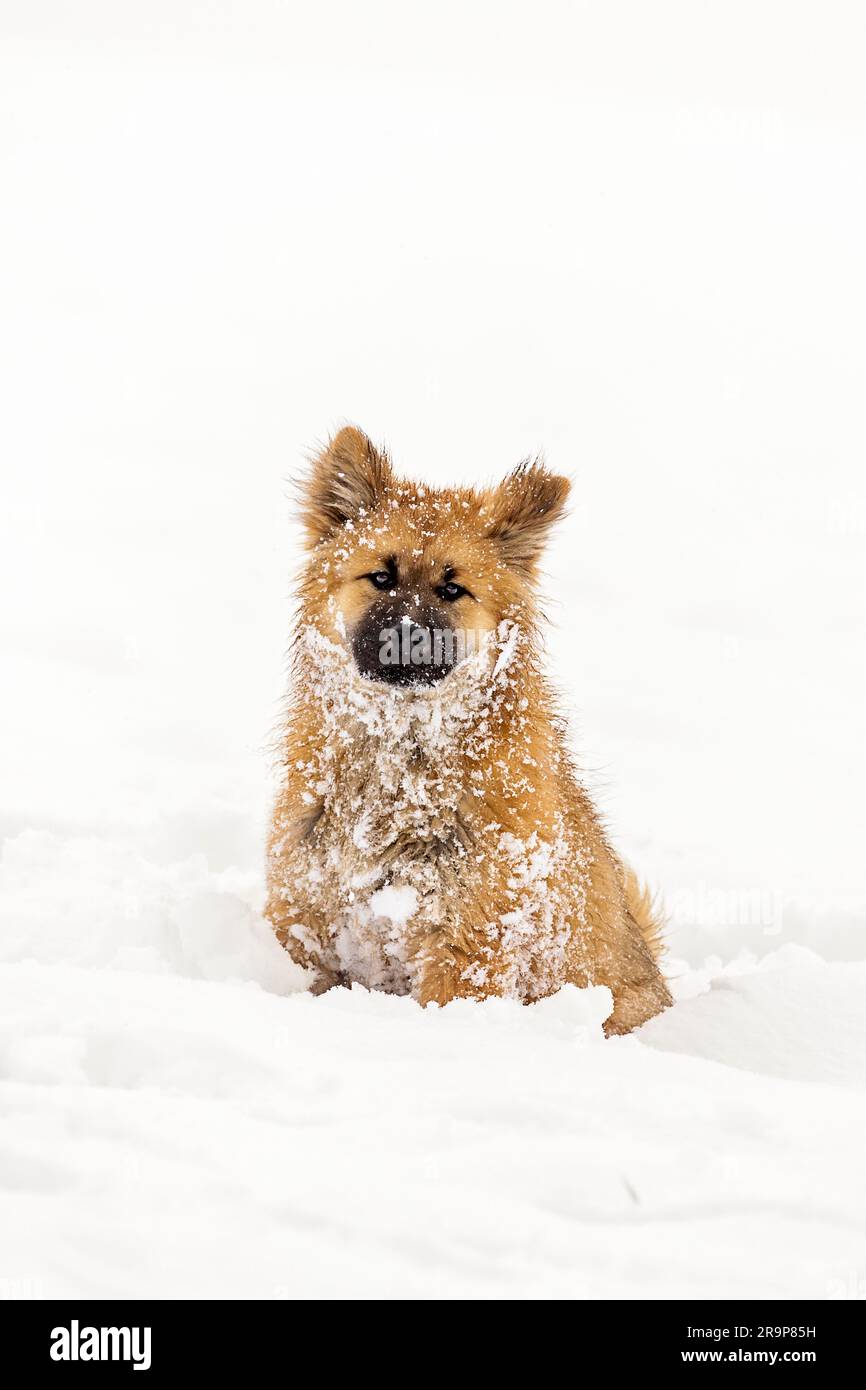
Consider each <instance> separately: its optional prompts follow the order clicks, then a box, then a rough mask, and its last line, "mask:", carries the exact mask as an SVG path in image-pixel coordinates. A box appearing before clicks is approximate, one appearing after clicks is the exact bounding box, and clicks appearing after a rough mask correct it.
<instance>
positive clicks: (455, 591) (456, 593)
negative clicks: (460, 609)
mask: <svg viewBox="0 0 866 1390" xmlns="http://www.w3.org/2000/svg"><path fill="white" fill-rule="evenodd" d="M468 592H469V591H468V589H464V587H463V585H462V584H455V583H454V580H453V579H451V580H449V582H448V583H447V584H443V585H442V587H441V588H440V590H439V597H440V598H444V600H445V602H446V603H455V602H456V600H457V599H459V598H462V597H463V595H464V594H466V593H468Z"/></svg>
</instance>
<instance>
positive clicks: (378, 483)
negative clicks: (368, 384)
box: [300, 425, 392, 546]
mask: <svg viewBox="0 0 866 1390" xmlns="http://www.w3.org/2000/svg"><path fill="white" fill-rule="evenodd" d="M391 476H392V474H391V464H390V462H389V460H388V456H387V454H384V453H380V451H379V450H378V449H376V448H375V447H374V445H373V444H371V442H370V440H369V439H368V438H367V436H366V435H365V434H364V432H363V431H362V430H359V429H356V428H355V427H354V425H347V426H346V427H345V428H344V429H341V430H340V432H339V434H335V435H334V438H333V439H332V440H331V442H330V443H329V444H328V446H327V447H326V448H325V449H323V450H322V452H321V453H320V454H317V455H316V457H315V458H314V459H313V460H312V466H311V470H310V473H309V475H308V477H306V478H305V479H304V480H303V481H302V483H301V485H300V495H301V519H302V521H303V523H304V526H305V527H306V530H307V538H308V541H309V544H310V545H311V546H314V545H318V543H319V541H321V540H324V539H325V538H326V537H327V536H332V535H333V534H334V533H335V532H336V531H338V530H340V528H341V527H343V526H345V524H346V522H347V521H356V520H357V519H358V518H359V517H361V516H363V515H364V514H365V513H366V512H371V511H374V510H375V508H376V507H377V506H378V504H379V503H380V502H381V500H382V498H383V496H384V494H385V491H386V489H387V487H388V484H389V482H390V481H391Z"/></svg>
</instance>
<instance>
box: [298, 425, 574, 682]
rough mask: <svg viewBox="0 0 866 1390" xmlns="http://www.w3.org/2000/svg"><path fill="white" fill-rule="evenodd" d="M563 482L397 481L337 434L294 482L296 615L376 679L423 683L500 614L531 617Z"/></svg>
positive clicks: (352, 433)
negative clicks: (302, 537) (299, 606)
mask: <svg viewBox="0 0 866 1390" xmlns="http://www.w3.org/2000/svg"><path fill="white" fill-rule="evenodd" d="M568 490H569V484H568V481H567V479H565V478H561V477H556V476H555V475H554V474H552V473H549V472H548V471H547V469H546V468H544V466H543V465H542V464H540V463H524V464H521V465H520V466H519V467H518V468H516V469H515V470H514V472H512V473H510V474H509V475H508V477H506V478H505V479H504V481H503V482H502V483H500V484H499V486H498V487H495V488H490V489H487V490H482V491H476V490H474V489H472V488H467V487H457V488H444V489H435V488H428V487H425V486H423V485H421V484H415V483H411V482H407V481H405V480H404V479H401V478H398V477H396V476H395V474H394V472H393V470H392V467H391V463H390V460H389V459H388V456H387V455H386V454H385V453H384V452H382V451H381V450H379V449H376V448H375V447H374V445H373V444H372V443H371V442H370V440H369V439H368V438H367V437H366V435H364V434H362V432H361V431H360V430H357V429H354V428H346V429H342V430H340V432H339V434H337V435H336V436H335V437H334V439H332V440H331V442H330V444H329V445H328V446H327V448H325V449H324V450H322V452H321V453H320V454H319V455H318V456H317V457H316V458H315V459H314V460H313V462H312V468H311V471H310V473H309V475H308V476H307V477H306V478H305V479H304V481H303V483H302V485H301V498H302V508H301V511H302V519H303V522H304V525H305V528H306V533H307V541H308V549H309V552H310V554H309V561H308V565H307V568H306V571H305V574H304V579H303V583H302V599H303V604H304V614H303V617H304V620H305V621H308V622H313V623H314V624H315V625H316V626H317V627H318V628H319V630H320V631H322V632H324V633H325V635H326V636H328V637H330V638H331V640H332V641H335V642H340V643H342V644H344V645H346V646H348V647H349V648H350V650H351V652H352V654H353V656H354V659H355V663H356V665H357V667H358V670H359V672H360V673H361V674H362V675H364V676H366V677H368V678H370V679H372V680H377V681H387V682H395V683H398V684H412V683H415V684H419V685H431V684H433V683H434V682H436V681H438V680H440V679H441V678H442V677H443V676H445V675H447V674H448V672H449V671H450V670H451V669H452V668H453V667H454V666H455V665H456V664H457V663H458V662H459V661H460V660H461V659H462V658H463V656H465V655H469V654H471V652H472V651H474V650H476V649H477V648H478V646H479V645H480V644H481V642H482V641H483V640H484V638H485V636H486V634H488V633H490V632H493V631H495V630H496V629H497V627H498V626H499V624H500V623H501V622H502V621H503V620H505V619H511V620H513V621H517V622H520V623H523V624H526V623H527V622H532V621H533V619H534V614H535V607H534V591H535V584H536V579H537V573H538V562H539V559H540V556H541V553H542V550H543V548H544V544H545V541H546V538H547V533H548V530H549V528H550V526H551V524H552V523H553V522H554V521H555V520H556V519H557V517H559V516H560V515H561V514H562V512H563V509H564V506H565V500H566V497H567V495H568Z"/></svg>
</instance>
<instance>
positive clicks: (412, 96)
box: [0, 0, 866, 1297]
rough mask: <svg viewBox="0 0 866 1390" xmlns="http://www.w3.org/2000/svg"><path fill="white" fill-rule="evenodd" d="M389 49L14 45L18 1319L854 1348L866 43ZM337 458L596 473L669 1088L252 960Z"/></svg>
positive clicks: (576, 658)
mask: <svg viewBox="0 0 866 1390" xmlns="http://www.w3.org/2000/svg"><path fill="white" fill-rule="evenodd" d="M362 9H363V16H361V12H360V11H358V10H357V8H356V7H349V6H337V5H332V6H320V7H317V8H316V9H315V12H310V11H309V7H306V8H305V9H304V10H303V12H302V11H301V8H300V7H295V6H285V7H281V8H276V7H271V6H267V5H265V4H264V3H255V4H251V5H249V6H245V7H244V8H243V11H241V10H240V9H236V8H233V7H232V6H230V5H229V4H228V3H225V4H213V5H209V6H207V7H196V6H194V5H192V4H191V3H186V4H183V5H181V4H177V3H172V4H169V3H168V0H164V3H163V0H154V3H153V4H151V5H149V6H148V7H146V9H145V8H144V7H142V10H141V12H140V15H141V17H140V18H139V19H135V18H133V7H131V8H130V9H129V10H124V15H125V16H126V17H125V18H121V17H120V11H118V9H117V7H116V6H112V5H110V4H108V3H107V0H105V3H102V2H101V0H82V3H81V4H79V5H77V6H76V7H74V13H73V11H71V10H69V9H68V8H67V7H65V6H61V5H60V4H59V3H58V4H56V5H53V4H47V5H44V6H40V7H38V11H39V15H38V18H37V17H35V14H36V12H35V11H34V8H33V7H32V6H29V5H25V4H23V3H20V4H19V3H18V0H10V2H9V3H7V4H5V5H4V7H3V15H2V20H0V38H2V46H0V161H2V172H3V181H4V217H3V220H2V222H0V292H2V303H3V313H2V315H0V360H2V375H3V394H4V400H3V407H2V412H0V459H2V468H3V501H4V505H3V508H2V509H0V581H2V586H3V593H4V596H5V599H6V602H5V603H4V604H3V606H2V609H0V650H2V654H3V663H4V670H3V674H4V680H3V693H4V718H3V720H2V722H0V768H2V780H0V836H2V858H0V1232H2V1235H0V1293H3V1292H5V1293H7V1294H12V1295H15V1294H23V1295H26V1294H28V1293H36V1294H44V1295H52V1294H58V1295H60V1294H66V1293H75V1294H79V1293H82V1294H84V1293H87V1294H109V1293H121V1294H128V1295H136V1294H155V1295H158V1294H189V1295H191V1294H229V1295H237V1296H247V1295H263V1296H277V1297H279V1296H292V1295H295V1294H302V1295H310V1294H317V1293H321V1294H331V1295H335V1294H336V1295H341V1294H361V1295H372V1294H385V1295H407V1294H408V1295H415V1294H433V1295H439V1294H457V1295H460V1294H468V1295H474V1294H480V1295H490V1296H508V1295H515V1294H528V1295H536V1294H554V1295H562V1294H573V1295H586V1296H599V1295H622V1296H641V1295H647V1294H649V1295H652V1296H673V1295H677V1294H687V1295H696V1294H697V1295H706V1296H712V1295H714V1294H727V1295H734V1296H735V1295H743V1296H758V1295H779V1296H784V1297H795V1296H808V1295H816V1296H818V1297H842V1296H845V1297H848V1296H852V1295H854V1294H859V1295H861V1296H862V1295H863V1294H864V1293H866V1186H864V1183H863V1180H862V1152H863V1146H864V1142H866V1097H864V1086H866V1021H864V1016H863V1008H862V999H863V993H864V985H866V964H864V963H863V961H864V957H866V936H864V928H866V875H864V869H863V844H862V840H863V816H862V808H861V805H860V801H861V796H860V788H862V786H863V785H864V783H866V739H864V737H863V714H862V711H863V709H864V707H866V674H864V673H866V636H864V634H866V621H864V607H866V605H864V594H866V544H864V541H866V485H864V476H866V474H864V471H863V458H864V452H866V436H864V427H863V418H862V381H863V373H864V369H866V357H864V339H863V334H862V324H863V322H864V321H866V271H864V260H863V255H862V247H863V245H864V242H866V188H864V181H863V168H864V153H866V98H864V91H863V85H862V81H861V69H862V62H861V55H862V47H863V33H862V15H861V14H860V13H859V10H858V9H857V7H854V6H851V7H848V6H846V5H839V6H835V7H833V10H832V13H824V14H822V16H821V18H820V23H821V30H820V32H817V33H816V32H815V26H814V24H813V23H811V22H809V20H808V18H807V14H808V7H806V8H805V9H803V10H800V9H798V8H797V7H791V6H783V5H778V6H777V5H773V4H770V3H765V4H761V5H758V6H755V5H753V4H749V5H746V4H739V3H736V0H735V3H733V4H732V5H729V6H726V7H724V17H723V19H722V11H721V10H720V11H719V19H718V23H717V22H716V21H715V20H714V19H713V17H712V13H711V12H710V11H708V10H707V9H706V7H697V8H696V7H688V6H679V5H676V4H674V3H672V2H671V0H668V3H665V4H663V5H662V6H661V7H658V6H656V7H653V10H652V14H650V12H649V11H648V10H647V9H646V7H642V6H639V5H636V4H635V5H633V6H630V5H618V6H609V7H604V6H598V5H590V6H586V7H583V6H580V5H569V6H564V5H560V4H557V3H554V0H550V3H547V4H542V5H540V6H535V7H533V8H532V13H531V23H530V22H528V21H527V18H526V13H523V14H521V7H520V6H515V7H510V6H496V7H494V8H493V9H490V10H488V9H487V7H486V6H483V5H479V6H478V8H477V13H475V12H473V13H472V14H467V12H466V9H465V7H464V6H462V5H461V6H458V5H456V4H454V5H447V4H446V5H445V6H444V9H443V8H442V7H440V11H439V13H438V17H437V24H436V26H434V27H433V28H432V29H428V28H425V29H424V30H423V31H422V30H421V29H420V28H417V26H416V27H413V25H415V21H410V20H409V19H407V15H408V13H409V12H408V11H406V10H405V7H402V6H396V5H391V4H389V3H387V0H378V3H377V4H374V5H373V6H365V7H362ZM527 13H528V11H527ZM494 17H495V23H494V22H493V20H494ZM813 18H814V13H813ZM37 26H38V27H37ZM456 33H459V38H460V42H454V41H453V40H454V35H455V34H456ZM343 418H350V419H355V420H357V422H358V423H359V424H361V425H362V426H363V427H364V428H365V429H367V430H368V431H369V432H370V433H371V434H372V435H373V436H374V438H378V439H386V440H387V442H388V443H389V444H390V446H391V448H392V450H393V453H394V455H395V459H396V461H397V463H398V465H402V466H404V467H405V468H407V469H408V470H411V471H413V472H415V473H418V474H421V475H423V476H425V477H427V478H429V479H430V480H432V481H436V482H446V481H453V480H455V479H459V480H461V481H463V480H468V479H475V480H482V479H488V478H490V477H492V476H495V475H496V474H498V473H501V472H503V471H505V470H506V469H507V468H508V467H510V466H511V465H512V464H513V463H514V462H516V460H517V459H519V458H520V457H521V456H523V455H525V454H527V453H530V452H531V451H533V450H536V449H538V448H540V447H543V448H544V449H545V450H546V452H547V456H548V460H549V462H550V463H551V465H552V466H554V467H556V468H558V469H562V470H563V471H567V472H569V473H571V474H572V475H573V477H574V478H575V507H574V514H573V516H572V517H571V518H570V520H569V521H568V522H567V523H565V525H564V527H563V529H562V531H561V533H560V535H559V537H558V538H557V540H556V542H555V544H554V546H553V548H552V551H551V554H550V561H549V565H548V571H549V575H548V580H547V586H546V587H547V592H548V593H549V595H550V604H549V611H550V613H551V616H552V618H553V620H554V627H553V629H552V633H551V639H550V659H551V666H552V668H553V670H554V672H555V674H556V676H557V679H558V681H559V684H560V686H561V688H562V690H563V694H564V699H565V703H566V706H567V707H568V708H569V709H570V711H571V712H572V716H573V728H574V740H575V747H576V750H577V754H578V758H579V761H580V763H581V766H582V767H583V768H584V769H585V773H586V777H587V780H588V781H589V782H590V784H591V785H592V787H593V789H594V790H595V792H596V794H597V796H598V798H599V800H600V802H601V804H602V806H603V808H604V811H605V814H606V816H607V819H608V822H609V825H610V828H611V833H612V835H613V837H614V839H615V841H616V842H617V844H619V845H620V846H621V847H622V848H623V850H624V851H625V852H626V853H627V854H628V856H629V857H630V858H631V859H632V861H633V862H634V863H635V864H636V865H637V866H638V867H639V868H640V870H641V871H642V872H643V873H645V874H646V876H647V877H648V878H649V879H650V881H651V882H652V883H653V884H654V885H655V886H656V887H657V888H658V889H659V890H660V891H661V893H662V894H663V896H664V898H665V900H666V902H667V905H668V909H669V911H670V913H671V917H672V930H671V944H672V961H671V970H672V972H673V973H674V975H675V976H676V979H675V990H676V993H677V997H678V1003H677V1005H676V1007H675V1008H674V1009H673V1010H672V1011H671V1012H670V1013H668V1014H667V1015H665V1016H664V1017H662V1018H659V1019H657V1020H654V1021H653V1022H652V1023H651V1024H649V1025H648V1026H647V1027H646V1028H645V1029H643V1030H642V1031H641V1033H640V1034H639V1035H637V1036H634V1037H631V1038H627V1039H618V1040H613V1041H611V1042H608V1043H604V1042H603V1041H602V1040H601V1033H600V1020H601V1018H602V1016H603V1012H604V1007H605V1001H604V999H603V998H602V997H600V996H599V995H598V994H596V993H591V994H589V995H586V996H581V995H578V994H576V993H574V992H566V993H564V994H563V995H561V996H559V997H557V998H556V999H553V1000H550V1001H547V1002H546V1003H544V1004H542V1005H539V1006H536V1007H534V1008H531V1009H521V1008H519V1007H517V1006H515V1005H511V1004H508V1003H500V1004H488V1005H485V1006H483V1007H479V1006H463V1005H461V1006H459V1007H453V1008H449V1009H448V1010H445V1011H443V1012H442V1013H436V1012H433V1011H428V1012H422V1011H420V1010H418V1009H417V1008H416V1007H415V1006H414V1005H413V1004H412V1003H411V1002H409V1001H407V1000H402V999H391V998H385V997H376V996H367V995H365V994H364V993H362V992H358V991H355V992H353V993H351V994H348V993H345V992H341V993H336V994H332V995H329V996H326V997H324V998H321V999H317V1000H313V999H311V998H309V997H308V996H306V995H305V994H304V993H303V992H299V985H300V981H299V979H298V975H297V972H295V971H294V969H293V967H292V966H291V964H290V963H289V962H288V960H287V959H286V958H285V956H284V955H283V954H282V953H280V952H279V951H278V949H277V948H276V946H275V945H274V943H273V941H272V940H271V938H270V936H269V935H268V933H267V931H266V929H265V927H264V924H263V923H262V921H261V918H260V915H259V909H260V906H261V867H262V866H261V853H262V840H263V833H264V825H265V821H266V816H267V808H268V802H269V798H270V794H271V788H270V780H269V771H268V756H267V746H268V741H269V738H270V735H271V731H272V729H273V726H274V722H275V720H276V716H277V711H278V708H279V699H280V693H281V688H282V679H283V652H284V649H285V640H286V631H287V624H288V612H289V608H288V601H287V595H288V592H289V587H290V575H291V572H292V569H293V566H294V563H295V560H296V555H297V551H296V543H297V538H296V535H295V534H294V532H293V531H292V530H291V529H290V527H289V523H288V517H287V508H286V503H285V491H286V488H285V479H286V477H287V476H288V475H289V474H290V473H291V472H293V471H295V470H296V469H297V467H298V464H299V460H300V459H301V456H302V454H303V451H304V450H305V449H306V448H308V447H309V446H310V445H311V444H312V443H313V442H314V441H315V440H316V439H317V438H320V437H321V436H322V435H324V434H327V433H328V432H329V431H330V430H331V429H332V428H333V427H334V426H335V425H336V424H338V423H339V422H340V421H341V420H342V419H343Z"/></svg>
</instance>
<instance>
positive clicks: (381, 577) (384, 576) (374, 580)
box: [367, 570, 395, 589]
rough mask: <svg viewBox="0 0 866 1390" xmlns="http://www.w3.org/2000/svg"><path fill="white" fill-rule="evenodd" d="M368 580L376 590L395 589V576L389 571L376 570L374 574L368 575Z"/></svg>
mask: <svg viewBox="0 0 866 1390" xmlns="http://www.w3.org/2000/svg"><path fill="white" fill-rule="evenodd" d="M367 578H368V579H369V581H370V583H371V584H372V585H373V588H374V589H393V587H394V582H395V581H394V576H393V575H392V574H391V572H390V571H389V570H376V571H375V573H374V574H368V575H367Z"/></svg>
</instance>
